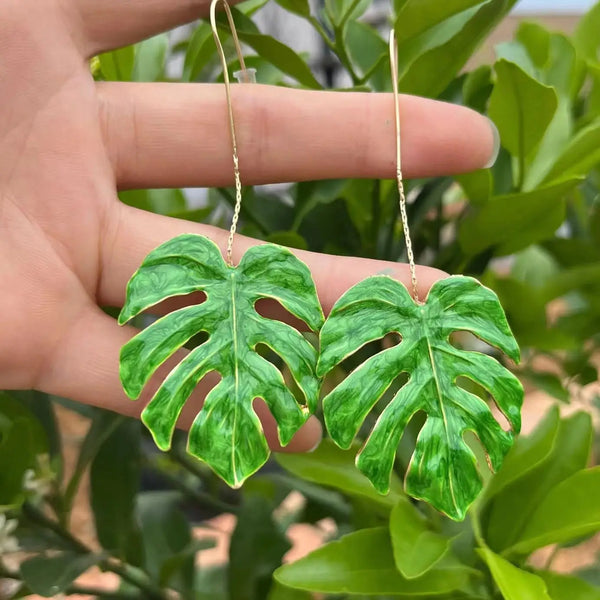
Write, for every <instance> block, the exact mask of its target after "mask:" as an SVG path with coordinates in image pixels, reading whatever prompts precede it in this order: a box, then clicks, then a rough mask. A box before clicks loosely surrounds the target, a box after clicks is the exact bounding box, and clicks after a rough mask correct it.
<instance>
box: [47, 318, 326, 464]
mask: <svg viewBox="0 0 600 600" xmlns="http://www.w3.org/2000/svg"><path fill="white" fill-rule="evenodd" d="M135 333H136V330H135V329H133V328H132V327H125V328H121V327H119V326H118V325H117V323H116V321H114V319H112V318H110V317H109V316H107V315H105V314H104V313H102V312H101V311H100V310H99V309H96V308H93V309H92V308H90V309H89V310H87V311H86V312H85V313H84V314H82V315H81V317H80V318H79V319H78V320H77V321H75V322H74V323H73V326H72V327H71V329H70V331H69V333H68V335H66V336H65V338H64V340H63V341H62V343H61V345H60V347H59V348H58V349H57V352H56V353H55V355H54V356H53V359H52V363H51V364H50V365H49V366H48V368H47V369H46V370H45V371H44V373H43V377H42V379H41V380H40V388H41V389H42V390H43V391H44V392H46V393H49V394H54V395H57V396H62V397H65V398H71V399H73V400H77V401H79V402H83V403H85V404H90V405H93V406H98V407H100V408H105V409H107V410H111V411H114V412H117V413H120V414H123V415H126V416H129V417H136V418H139V416H140V414H141V412H142V410H143V409H144V406H145V405H146V404H147V403H148V402H149V400H150V399H151V397H152V396H153V394H154V392H155V391H156V390H157V389H158V386H159V385H160V383H161V382H162V381H163V380H164V378H165V377H166V376H167V374H168V373H169V371H170V370H171V369H172V368H173V367H174V366H175V365H176V364H178V363H179V362H180V361H181V360H182V358H183V356H184V355H185V354H186V352H185V351H179V352H177V353H176V354H175V355H174V356H173V357H171V358H170V359H169V360H168V361H167V362H166V363H165V364H164V365H163V366H161V367H160V368H159V369H158V371H157V373H156V375H155V376H154V377H153V378H152V380H151V381H150V383H149V384H148V385H147V386H146V388H145V390H144V392H143V394H142V396H141V398H140V399H139V400H136V401H132V400H130V399H129V398H128V397H127V396H126V395H125V393H124V392H123V388H122V386H121V382H120V380H119V353H120V349H121V347H122V346H123V345H124V344H125V343H126V342H128V341H129V340H130V339H131V338H132V337H133V335H135ZM212 375H213V376H211V374H209V375H208V376H207V377H205V378H204V379H203V380H202V381H201V382H200V384H199V385H198V387H197V388H196V390H195V391H194V393H193V394H192V396H191V397H190V399H189V400H188V402H187V403H186V405H185V407H184V409H183V411H182V414H181V417H180V419H179V421H178V427H180V428H182V429H189V428H190V426H191V424H192V422H193V421H194V418H195V417H196V415H197V414H198V412H199V411H200V410H201V407H202V402H203V400H204V397H205V396H206V394H207V393H208V392H209V391H210V389H211V388H212V387H214V385H216V383H217V382H218V380H219V379H218V376H216V375H215V374H212ZM255 409H256V412H257V414H258V416H259V418H260V420H261V422H262V424H263V428H264V431H265V436H266V437H267V440H268V442H269V446H270V447H271V448H272V449H273V450H275V451H279V450H283V451H285V452H303V451H307V450H311V449H312V448H314V447H315V446H316V444H318V442H319V440H320V439H321V425H320V423H319V421H318V420H317V419H316V418H314V417H313V418H312V419H310V420H309V421H308V422H307V423H306V424H305V425H304V427H302V429H300V430H299V431H298V433H297V434H296V436H295V437H294V439H293V440H292V441H291V442H290V443H289V444H288V445H287V446H286V447H285V448H282V447H281V446H280V444H279V442H278V437H277V425H276V422H275V420H274V419H273V417H272V416H271V414H270V413H269V410H268V408H267V407H266V405H265V404H264V403H263V402H257V403H256V404H255Z"/></svg>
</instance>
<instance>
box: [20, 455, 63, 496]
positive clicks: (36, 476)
mask: <svg viewBox="0 0 600 600" xmlns="http://www.w3.org/2000/svg"><path fill="white" fill-rule="evenodd" d="M36 460H37V464H38V468H37V469H36V470H34V469H27V471H25V475H24V476H23V489H24V490H25V491H26V492H32V493H34V494H35V495H36V496H40V497H41V498H44V497H45V496H49V495H50V494H51V493H52V490H53V488H54V478H55V474H54V472H53V471H52V468H51V466H50V457H49V456H48V455H47V454H39V455H38V456H37V457H36Z"/></svg>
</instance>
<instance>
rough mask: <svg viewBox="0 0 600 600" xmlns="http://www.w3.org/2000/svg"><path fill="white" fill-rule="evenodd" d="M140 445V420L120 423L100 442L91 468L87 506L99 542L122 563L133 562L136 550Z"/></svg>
mask: <svg viewBox="0 0 600 600" xmlns="http://www.w3.org/2000/svg"><path fill="white" fill-rule="evenodd" d="M140 443H141V436H140V423H139V421H135V420H133V419H128V420H123V421H122V422H120V423H119V425H118V426H117V427H116V428H115V429H114V430H113V431H112V432H111V433H110V435H109V436H108V437H106V439H105V440H104V441H103V443H102V445H101V446H100V448H99V450H98V453H97V454H96V456H95V458H94V460H93V461H92V464H91V468H90V504H91V507H92V511H93V513H94V522H95V525H96V535H97V537H98V541H99V542H100V544H101V545H102V547H103V548H105V549H106V550H110V551H112V552H113V553H116V554H117V556H119V557H120V558H122V559H123V560H132V557H134V556H135V554H136V549H137V548H136V542H137V541H138V540H137V526H136V522H135V497H136V494H137V493H138V490H139V486H140V477H141V473H140V469H141V464H140V458H141V457H140Z"/></svg>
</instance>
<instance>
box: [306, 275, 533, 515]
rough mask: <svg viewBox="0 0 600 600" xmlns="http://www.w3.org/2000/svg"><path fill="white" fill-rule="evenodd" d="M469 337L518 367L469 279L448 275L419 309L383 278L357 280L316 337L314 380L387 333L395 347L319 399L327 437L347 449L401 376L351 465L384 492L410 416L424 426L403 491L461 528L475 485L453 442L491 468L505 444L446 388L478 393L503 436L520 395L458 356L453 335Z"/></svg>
mask: <svg viewBox="0 0 600 600" xmlns="http://www.w3.org/2000/svg"><path fill="white" fill-rule="evenodd" d="M457 330H462V331H470V332H472V333H473V334H475V335H477V336H478V337H480V338H481V339H483V340H484V341H486V342H488V343H490V344H491V345H494V346H496V347H498V348H500V349H501V350H503V351H504V352H505V353H506V354H507V355H508V356H510V357H511V358H512V359H513V360H516V361H518V360H519V348H518V346H517V343H516V341H515V339H514V337H513V335H512V333H511V331H510V328H509V326H508V323H507V322H506V317H505V316H504V312H503V310H502V307H501V306H500V303H499V301H498V298H497V296H496V294H495V293H494V292H493V291H492V290H490V289H487V288H485V287H483V286H482V285H481V284H480V283H479V282H478V281H477V280H475V279H472V278H469V277H462V276H456V277H449V278H447V279H443V280H441V281H438V282H437V283H435V284H434V285H433V287H432V288H431V291H430V292H429V295H428V297H427V301H426V302H425V304H417V303H415V301H414V300H413V299H412V297H411V296H410V294H409V293H408V291H407V289H406V288H405V287H404V286H403V285H402V284H401V283H399V282H398V281H395V280H393V279H391V278H389V277H385V276H376V277H371V278H369V279H366V280H364V281H362V282H360V283H359V284H357V285H355V286H354V287H353V288H351V289H350V290H349V291H348V292H346V293H345V294H344V295H343V296H342V298H341V299H340V300H338V302H337V303H336V304H335V306H334V307H333V310H332V311H331V314H330V315H329V317H328V319H327V321H326V323H325V325H324V326H323V329H322V330H321V348H322V350H321V356H320V358H319V365H318V369H317V371H318V373H319V374H320V375H325V374H326V373H328V372H329V371H330V370H331V369H332V368H333V367H335V366H336V365H337V364H339V363H340V362H341V361H342V360H344V359H345V358H346V357H348V356H350V355H351V354H353V353H354V352H356V351H357V350H358V349H359V348H361V347H362V346H363V345H364V344H366V343H368V342H370V341H373V340H377V339H381V338H383V337H384V336H385V335H387V334H389V333H392V332H397V333H399V334H400V335H401V336H402V341H401V342H400V344H398V345H397V346H393V347H392V348H388V349H386V350H383V351H382V352H379V353H378V354H376V355H375V356H372V357H371V358H369V359H368V360H367V361H366V362H364V363H363V364H362V365H360V366H359V367H358V368H357V369H355V370H354V371H353V372H352V373H351V374H350V375H349V376H348V377H347V378H346V379H345V380H344V381H343V382H342V383H341V384H340V385H339V386H337V387H336V388H335V389H334V390H333V391H332V392H331V393H329V394H328V395H327V396H326V397H325V399H324V400H323V411H324V415H325V423H326V425H327V429H328V431H329V433H330V435H331V437H332V439H333V440H334V441H335V442H336V443H337V444H338V445H340V446H341V447H342V448H349V447H350V444H351V443H352V440H353V438H354V436H355V435H356V434H357V433H358V430H359V428H360V426H361V424H362V422H363V420H364V419H365V417H366V415H367V414H368V413H369V412H370V411H371V409H372V408H373V407H374V405H375V404H376V403H377V401H378V400H379V399H380V398H381V396H382V395H383V394H384V392H385V391H386V390H387V389H388V388H389V386H390V385H391V384H392V383H393V382H394V380H395V379H396V378H397V377H398V376H399V375H400V374H402V373H408V374H409V379H408V382H407V383H406V384H405V385H404V386H403V387H401V388H400V390H399V392H398V393H397V394H396V395H395V396H394V398H393V399H392V400H391V401H390V403H389V404H388V405H387V407H386V408H385V409H384V410H383V412H382V413H381V415H380V416H379V418H378V420H377V423H376V425H375V427H374V428H373V431H372V432H371V434H370V435H369V438H368V440H367V442H366V443H365V445H364V446H363V448H362V449H361V451H360V453H359V454H358V456H357V461H356V464H357V466H358V468H359V469H360V470H361V471H362V472H363V473H365V474H366V475H367V476H368V477H369V479H370V480H371V481H372V483H373V485H374V486H375V488H376V489H377V490H378V491H379V492H381V493H387V491H388V490H389V488H390V473H391V471H392V466H393V463H394V457H395V454H396V449H397V447H398V443H399V442H400V438H401V436H402V433H403V431H404V429H405V427H406V426H407V424H408V422H409V421H410V420H411V419H412V417H413V416H414V415H415V414H416V413H417V412H418V411H424V412H425V413H426V414H427V417H428V418H427V421H426V423H425V425H424V427H423V429H422V430H421V432H420V434H419V437H418V439H417V444H416V448H415V453H414V455H413V457H412V460H411V463H410V466H409V469H408V473H407V477H406V490H407V492H408V493H409V494H410V495H411V496H414V497H415V498H420V499H424V500H427V501H428V502H430V503H431V504H432V505H433V506H435V507H436V508H437V509H438V510H441V511H442V512H445V513H446V514H447V515H448V516H450V517H452V518H453V519H457V520H462V519H463V518H464V516H465V514H466V511H467V508H468V507H469V505H470V504H471V503H472V502H473V500H474V499H475V498H476V497H477V494H478V493H479V491H480V490H481V487H482V483H481V479H480V477H479V475H478V473H477V466H476V460H475V456H474V454H473V452H472V451H471V449H470V448H469V447H468V445H467V444H466V443H465V441H464V439H463V435H464V433H465V431H467V430H471V431H473V432H475V433H476V435H477V436H478V437H479V439H480V440H481V443H482V444H483V446H484V447H485V448H486V451H487V453H488V456H489V460H490V463H491V466H492V467H493V468H494V469H498V468H499V467H500V465H501V464H502V460H503V458H504V455H505V454H506V452H507V451H508V450H509V449H510V447H511V445H512V439H513V434H512V433H510V432H505V431H503V430H502V428H501V427H500V425H499V424H498V422H497V421H496V420H495V419H494V417H493V416H492V413H491V411H490V409H489V407H488V406H487V404H486V403H485V402H484V401H483V400H482V399H481V398H479V397H478V396H475V395H474V394H471V393H469V392H467V391H466V390H465V389H463V388H461V387H459V386H458V385H456V380H457V378H458V377H466V378H468V379H471V380H473V381H475V382H476V383H478V384H480V385H482V386H483V387H484V388H485V389H486V390H487V391H488V392H489V393H490V394H492V396H494V398H495V400H496V403H497V404H498V406H499V407H500V409H501V411H502V412H503V413H504V414H505V415H506V417H507V419H508V420H509V422H510V423H511V426H512V427H513V430H514V431H516V432H518V431H519V429H520V425H521V420H520V408H521V403H522V401H523V388H522V386H521V384H520V383H519V381H518V379H517V378H516V377H515V376H514V375H512V374H511V373H510V372H509V371H508V370H507V369H505V368H504V367H503V366H502V365H501V364H500V363H498V362H497V361H496V360H494V359H493V358H492V357H491V356H488V355H485V354H480V353H478V352H467V351H464V350H459V349H458V348H455V347H454V346H452V345H451V344H450V342H449V337H450V334H451V333H452V332H453V331H457Z"/></svg>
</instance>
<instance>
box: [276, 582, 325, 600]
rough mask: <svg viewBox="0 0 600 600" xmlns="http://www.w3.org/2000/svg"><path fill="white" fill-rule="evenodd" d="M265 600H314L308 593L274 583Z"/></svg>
mask: <svg viewBox="0 0 600 600" xmlns="http://www.w3.org/2000/svg"><path fill="white" fill-rule="evenodd" d="M267 600H314V597H313V595H312V594H311V593H310V592H305V591H303V590H292V589H290V588H289V587H285V586H284V585H281V584H280V583H279V582H278V581H274V582H273V585H272V586H271V590H270V592H269V595H268V597H267Z"/></svg>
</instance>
